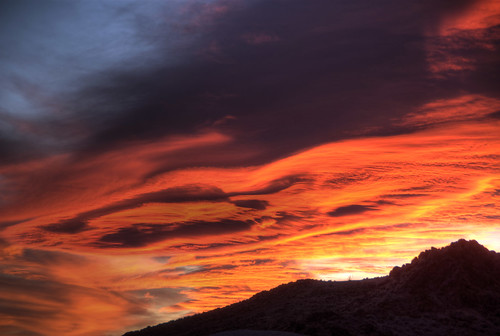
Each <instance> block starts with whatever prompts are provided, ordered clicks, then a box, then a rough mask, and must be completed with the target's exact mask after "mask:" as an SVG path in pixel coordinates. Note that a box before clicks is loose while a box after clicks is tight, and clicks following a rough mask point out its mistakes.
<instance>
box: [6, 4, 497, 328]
mask: <svg viewBox="0 0 500 336" xmlns="http://www.w3.org/2000/svg"><path fill="white" fill-rule="evenodd" d="M284 8H286V10H284ZM499 13H500V8H499V6H498V4H496V3H495V2H494V1H490V0H483V1H472V0H471V1H469V0H464V1H447V0H440V1H413V2H411V5H410V4H409V3H407V2H405V3H402V2H401V1H396V0H394V1H393V0H387V1H382V2H377V3H376V4H375V3H373V2H370V1H366V0H355V1H343V0H335V1H331V0H328V1H327V0H319V1H314V2H310V1H302V0H286V1H284V0H270V1H269V0H266V1H260V0H257V1H247V0H242V1H226V0H214V1H208V0H206V1H205V0H199V1H198V0H188V1H169V2H164V1H156V0H148V1H146V2H144V1H141V2H140V3H139V2H138V1H135V0H127V1H123V2H119V3H118V2H113V1H93V0H92V1H85V2H67V3H66V2H64V3H63V2H59V1H46V2H44V3H43V4H42V3H40V2H38V1H28V0H23V1H3V2H2V4H1V5H0V28H1V29H0V32H1V33H0V41H1V42H2V45H6V46H8V47H7V48H5V51H3V52H1V53H0V74H1V76H0V92H1V93H0V190H1V192H0V236H1V239H0V256H1V258H0V259H1V260H2V261H1V262H0V298H1V299H2V300H1V301H2V302H3V303H2V304H1V305H0V321H2V323H0V324H1V326H0V333H7V334H22V335H42V336H48V335H54V334H64V335H69V336H83V335H85V336H93V335H96V336H97V335H118V334H120V333H121V332H124V331H126V330H129V329H133V328H139V327H145V326H147V325H150V324H155V323H159V322H163V321H166V320H169V319H173V318H177V317H181V316H184V315H186V314H192V313H195V312H200V311H204V310H208V309H212V308H216V307H220V306H223V305H226V304H229V303H232V302H235V301H237V300H240V299H244V298H247V297H249V296H250V295H252V294H253V293H255V292H257V291H260V290H264V289H269V288H271V287H273V286H276V285H278V284H280V283H283V282H288V281H292V280H296V279H299V278H304V277H314V278H320V279H335V280H345V279H348V278H350V277H352V278H354V279H356V278H364V277H367V276H378V275H383V274H386V273H387V272H388V270H389V269H390V268H391V267H392V266H393V265H398V264H401V263H404V262H407V261H409V258H411V257H413V256H414V254H415V253H416V252H418V251H420V250H422V249H425V248H428V247H429V246H430V245H445V244H448V243H449V242H450V241H452V240H456V239H458V238H474V239H477V240H479V241H480V242H481V243H483V244H485V245H486V246H488V247H490V248H493V249H500V241H499V240H498V238H496V237H500V232H499V229H498V225H497V224H498V219H499V218H500V214H499V212H498V210H497V209H498V203H499V197H500V175H499V171H500V166H499V162H500V160H499V159H500V152H499V148H500V137H499V134H500V132H499V130H500V119H499V118H498V113H499V112H498V111H499V110H500V100H499V98H498V84H497V78H498V71H499V69H500V64H499V60H498V57H497V55H498V45H500V44H499V43H498V42H499V41H498V40H499V37H500V34H499V24H500V21H499V19H498V17H499V16H498V15H499Z"/></svg>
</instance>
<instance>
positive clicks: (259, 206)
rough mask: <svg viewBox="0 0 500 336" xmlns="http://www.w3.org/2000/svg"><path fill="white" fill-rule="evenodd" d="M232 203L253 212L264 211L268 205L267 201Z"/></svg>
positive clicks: (239, 201)
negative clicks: (253, 210)
mask: <svg viewBox="0 0 500 336" xmlns="http://www.w3.org/2000/svg"><path fill="white" fill-rule="evenodd" d="M232 203H233V204H234V205H236V206H238V207H241V208H249V209H255V210H265V209H266V208H267V206H268V205H269V202H268V201H263V200H236V201H233V202H232Z"/></svg>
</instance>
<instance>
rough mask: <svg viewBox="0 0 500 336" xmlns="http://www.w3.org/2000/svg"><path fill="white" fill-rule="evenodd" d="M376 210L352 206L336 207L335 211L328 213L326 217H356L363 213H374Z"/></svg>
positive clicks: (362, 206)
mask: <svg viewBox="0 0 500 336" xmlns="http://www.w3.org/2000/svg"><path fill="white" fill-rule="evenodd" d="M376 210H378V209H377V208H376V207H373V206H369V205H360V204H352V205H346V206H341V207H338V208H337V209H335V210H332V211H330V212H328V215H329V216H332V217H342V216H350V215H358V214H361V213H363V212H367V211H376Z"/></svg>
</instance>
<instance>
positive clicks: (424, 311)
mask: <svg viewBox="0 0 500 336" xmlns="http://www.w3.org/2000/svg"><path fill="white" fill-rule="evenodd" d="M231 330H232V331H233V332H228V331H231ZM250 330H261V332H259V333H256V334H255V335H266V333H265V332H263V331H262V330H269V331H271V330H272V331H282V332H293V333H298V334H301V335H310V336H315V335H317V336H336V335H338V336H349V335H384V336H392V335H500V254H499V253H496V252H494V251H489V250H488V249H486V248H485V247H484V246H482V245H480V244H479V243H478V242H476V241H475V240H471V241H466V240H464V239H461V240H459V241H457V242H454V243H451V244H450V245H449V246H446V247H444V248H440V249H436V248H431V249H430V250H427V251H425V252H422V253H420V255H419V256H418V257H416V258H414V259H413V261H412V262H411V263H410V264H406V265H403V266H402V267H398V266H396V267H394V268H393V269H392V271H391V272H390V273H389V275H388V276H385V277H380V278H374V279H365V280H358V281H341V282H331V281H319V280H298V281H296V282H292V283H289V284H284V285H280V286H278V287H276V288H274V289H271V290H269V291H263V292H260V293H258V294H256V295H254V296H253V297H251V298H250V299H248V300H244V301H241V302H238V303H235V304H232V305H229V306H227V307H224V308H219V309H215V310H212V311H209V312H206V313H202V314H197V315H193V316H189V317H185V318H181V319H179V320H175V321H171V322H168V323H164V324H160V325H157V326H154V327H148V328H145V329H142V330H139V331H132V332H128V333H126V334H125V335H124V336H160V335H161V336H169V335H176V336H203V335H213V334H217V333H221V334H220V335H227V336H231V335H252V334H251V331H250ZM277 334H279V333H276V335H277ZM269 335H271V334H269ZM273 335H274V334H273ZM284 335H286V334H284Z"/></svg>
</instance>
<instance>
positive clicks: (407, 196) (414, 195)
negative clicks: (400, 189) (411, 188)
mask: <svg viewBox="0 0 500 336" xmlns="http://www.w3.org/2000/svg"><path fill="white" fill-rule="evenodd" d="M424 196H428V195H427V194H410V193H401V194H386V195H382V197H387V198H396V199H397V198H401V199H402V198H415V197H424Z"/></svg>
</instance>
